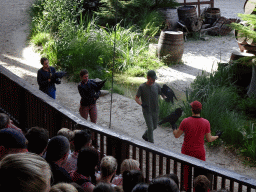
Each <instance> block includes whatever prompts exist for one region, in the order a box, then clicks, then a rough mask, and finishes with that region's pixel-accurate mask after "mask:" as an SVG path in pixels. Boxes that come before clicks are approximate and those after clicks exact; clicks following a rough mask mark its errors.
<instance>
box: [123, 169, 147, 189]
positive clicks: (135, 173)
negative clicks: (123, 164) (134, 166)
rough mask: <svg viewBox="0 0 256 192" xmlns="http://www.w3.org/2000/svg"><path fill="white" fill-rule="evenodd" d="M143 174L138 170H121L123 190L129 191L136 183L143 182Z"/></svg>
mask: <svg viewBox="0 0 256 192" xmlns="http://www.w3.org/2000/svg"><path fill="white" fill-rule="evenodd" d="M144 182H145V180H144V176H143V174H142V172H141V171H139V170H130V171H124V172H123V190H124V192H131V191H132V189H133V188H134V187H135V185H137V184H138V183H144Z"/></svg>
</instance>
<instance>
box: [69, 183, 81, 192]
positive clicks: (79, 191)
mask: <svg viewBox="0 0 256 192" xmlns="http://www.w3.org/2000/svg"><path fill="white" fill-rule="evenodd" d="M70 185H73V186H74V187H75V188H76V190H77V192H84V189H83V187H82V186H81V185H78V184H77V183H75V182H72V183H70Z"/></svg>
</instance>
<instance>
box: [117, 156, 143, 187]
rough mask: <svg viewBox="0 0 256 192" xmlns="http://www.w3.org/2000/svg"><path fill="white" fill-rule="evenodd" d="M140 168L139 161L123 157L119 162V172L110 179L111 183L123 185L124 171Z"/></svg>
mask: <svg viewBox="0 0 256 192" xmlns="http://www.w3.org/2000/svg"><path fill="white" fill-rule="evenodd" d="M133 169H135V170H140V163H139V162H138V161H136V160H134V159H125V160H123V162H122V164H121V174H120V175H118V176H116V177H114V179H113V180H112V183H113V184H115V185H120V186H122V185H123V177H122V174H123V172H124V171H130V170H133Z"/></svg>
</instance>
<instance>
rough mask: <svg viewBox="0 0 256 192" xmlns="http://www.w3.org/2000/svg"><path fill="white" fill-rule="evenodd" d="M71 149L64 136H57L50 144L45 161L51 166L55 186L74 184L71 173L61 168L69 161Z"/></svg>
mask: <svg viewBox="0 0 256 192" xmlns="http://www.w3.org/2000/svg"><path fill="white" fill-rule="evenodd" d="M69 147H70V144H69V141H68V139H67V138H66V137H64V136H55V137H53V138H51V140H50V141H49V143H48V147H47V151H46V157H45V159H46V161H47V162H48V163H49V164H50V166H51V170H52V174H53V183H52V184H53V185H54V184H57V183H61V182H66V183H71V182H72V180H71V178H70V175H69V173H68V172H67V171H66V170H65V169H64V168H62V167H61V166H62V165H63V164H64V163H66V161H67V157H68V152H69Z"/></svg>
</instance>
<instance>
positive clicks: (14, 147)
mask: <svg viewBox="0 0 256 192" xmlns="http://www.w3.org/2000/svg"><path fill="white" fill-rule="evenodd" d="M26 144H27V140H26V138H25V136H24V135H23V133H21V132H20V131H17V130H15V129H9V128H5V129H1V130H0V159H2V158H3V157H4V156H5V155H7V154H13V153H25V152H28V150H27V146H26Z"/></svg>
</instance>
